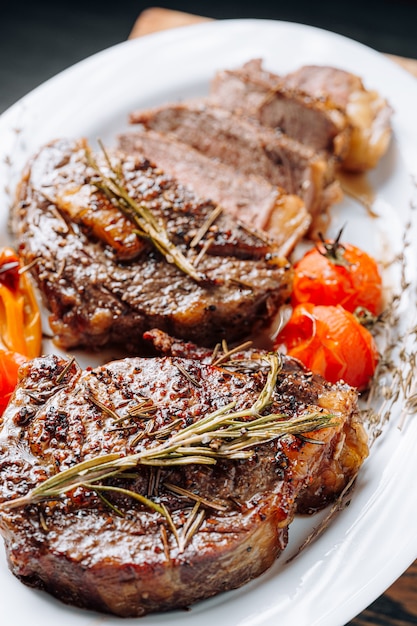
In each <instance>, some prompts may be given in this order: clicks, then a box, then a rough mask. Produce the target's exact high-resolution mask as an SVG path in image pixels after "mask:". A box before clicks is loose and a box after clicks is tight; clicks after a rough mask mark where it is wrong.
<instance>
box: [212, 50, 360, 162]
mask: <svg viewBox="0 0 417 626" xmlns="http://www.w3.org/2000/svg"><path fill="white" fill-rule="evenodd" d="M209 100H210V101H212V102H214V103H215V104H217V105H219V106H222V107H224V108H226V109H228V110H229V111H233V112H236V113H239V114H241V115H242V114H243V115H248V116H250V117H254V118H255V119H257V120H258V121H259V122H260V123H261V124H264V125H266V126H271V127H272V128H278V129H280V130H281V131H282V132H283V133H285V134H286V135H288V136H289V137H293V138H294V139H297V140H298V141H300V142H301V143H303V144H306V145H308V146H310V147H311V148H312V149H313V150H315V151H317V152H322V151H323V152H327V153H329V154H331V155H334V156H335V157H337V158H338V159H343V157H344V156H345V155H346V153H347V150H348V148H349V141H350V132H351V129H350V125H349V123H348V120H347V117H346V115H345V113H343V112H342V111H341V110H340V109H339V108H338V107H337V106H336V104H335V103H333V101H331V100H330V99H329V98H326V97H323V94H322V95H321V97H320V98H319V97H312V95H309V94H306V93H305V92H304V91H303V90H302V89H300V88H296V87H295V86H291V87H290V86H289V85H288V84H287V82H286V79H285V77H281V76H278V75H277V74H273V73H271V72H267V71H265V70H264V69H263V68H262V60H261V59H253V60H251V61H248V62H247V63H245V64H244V65H243V67H240V68H237V69H235V70H222V71H220V72H218V73H217V74H216V75H215V77H214V79H213V81H212V83H211V88H210V96H209Z"/></svg>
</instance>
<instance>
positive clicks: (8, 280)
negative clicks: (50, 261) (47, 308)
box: [0, 248, 42, 359]
mask: <svg viewBox="0 0 417 626" xmlns="http://www.w3.org/2000/svg"><path fill="white" fill-rule="evenodd" d="M0 339H1V344H2V346H0V347H4V348H5V349H6V350H9V351H11V352H18V353H19V354H22V355H24V356H27V357H29V358H30V359H32V358H34V357H36V356H39V354H40V351H41V344H42V325H41V314H40V311H39V306H38V303H37V300H36V296H35V293H34V290H33V287H32V285H31V282H30V279H29V276H28V275H27V273H26V272H21V264H20V259H19V256H18V255H17V253H16V252H15V251H14V250H13V249H12V248H3V249H2V250H1V251H0Z"/></svg>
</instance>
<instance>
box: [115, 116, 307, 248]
mask: <svg viewBox="0 0 417 626" xmlns="http://www.w3.org/2000/svg"><path fill="white" fill-rule="evenodd" d="M119 147H120V149H121V150H122V151H123V152H125V153H127V154H131V153H139V154H142V155H144V156H146V157H147V158H149V159H151V160H152V161H154V162H155V163H157V164H158V165H159V166H160V167H161V168H162V169H163V170H164V172H166V173H167V174H169V175H170V176H173V177H174V178H175V179H176V180H178V181H180V182H181V183H184V184H185V185H186V186H187V187H190V188H191V189H193V190H194V192H195V194H196V195H197V196H198V197H200V198H207V199H210V200H212V201H214V202H216V203H218V204H221V205H222V206H223V207H224V208H225V209H226V211H227V212H228V213H230V214H231V215H233V216H234V217H236V218H237V219H239V220H242V221H243V222H245V223H246V224H248V225H249V226H250V227H251V228H254V229H255V230H259V229H260V230H264V231H267V232H268V233H269V234H270V235H272V236H273V238H274V240H275V242H276V243H277V245H278V251H279V253H280V254H282V255H283V256H288V254H289V253H290V252H291V251H292V249H293V248H294V247H295V245H296V244H297V243H298V241H299V240H300V239H301V238H302V237H303V235H305V233H306V232H307V231H308V228H309V226H310V221H311V217H310V214H309V213H308V212H307V211H306V209H305V207H304V203H303V201H302V200H301V199H300V198H299V197H298V196H295V195H293V194H287V193H285V192H284V191H283V190H282V189H280V188H279V187H276V186H275V187H274V186H273V185H271V184H270V183H268V181H267V180H265V179H264V178H261V177H260V176H254V175H245V176H243V175H241V174H239V172H236V170H235V169H234V168H233V167H230V166H229V165H226V164H224V163H221V162H220V161H218V160H214V159H210V158H209V157H207V156H205V155H204V154H202V153H201V152H198V150H195V149H194V148H192V147H191V146H189V145H187V144H185V143H182V142H180V141H177V140H176V139H175V138H174V137H172V136H171V135H164V134H162V133H158V132H156V131H152V130H146V129H145V128H143V127H139V130H136V131H135V132H129V133H124V134H123V135H121V136H120V137H119Z"/></svg>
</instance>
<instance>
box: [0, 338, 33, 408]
mask: <svg viewBox="0 0 417 626" xmlns="http://www.w3.org/2000/svg"><path fill="white" fill-rule="evenodd" d="M25 361H27V358H26V357H25V356H23V355H21V354H18V353H17V352H10V351H9V350H0V418H1V414H2V413H3V411H4V409H5V408H6V406H7V403H8V402H9V400H10V396H11V395H12V393H13V391H14V389H15V387H16V385H17V378H18V377H17V372H18V370H19V367H20V366H21V365H23V363H24V362H25Z"/></svg>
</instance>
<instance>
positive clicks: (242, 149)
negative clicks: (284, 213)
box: [130, 102, 341, 221]
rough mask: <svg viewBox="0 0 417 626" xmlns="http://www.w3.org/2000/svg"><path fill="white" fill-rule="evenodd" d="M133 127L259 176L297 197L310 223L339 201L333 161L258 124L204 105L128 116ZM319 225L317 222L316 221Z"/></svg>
mask: <svg viewBox="0 0 417 626" xmlns="http://www.w3.org/2000/svg"><path fill="white" fill-rule="evenodd" d="M130 119H131V122H132V123H140V124H143V125H144V126H145V127H146V128H149V129H152V130H155V131H158V132H161V133H170V134H172V135H173V136H174V137H175V138H176V139H178V140H179V141H182V142H184V143H186V144H188V145H190V146H192V147H193V148H195V149H196V150H198V151H200V152H202V153H203V154H204V155H206V156H208V157H210V158H215V159H218V160H219V161H221V162H223V163H226V164H227V165H229V166H231V167H233V168H235V169H236V170H237V171H239V172H240V174H242V175H244V176H246V175H251V176H252V175H256V176H261V177H263V178H265V179H266V180H268V181H269V183H270V184H271V185H275V186H280V187H282V188H283V189H285V190H286V191H287V192H288V193H291V194H296V195H299V196H300V197H301V198H302V199H303V201H304V203H305V206H306V208H307V209H308V211H309V212H310V213H311V214H312V216H313V220H314V219H315V218H318V216H323V215H325V214H326V211H327V209H328V208H329V207H330V206H331V205H332V204H333V203H334V202H336V201H338V200H340V198H341V192H340V188H339V185H338V183H337V182H336V181H335V179H334V171H333V165H332V163H331V162H330V161H329V160H327V159H324V158H323V157H321V156H319V155H317V154H316V152H315V151H314V150H312V149H311V148H309V147H308V146H305V145H303V144H301V143H300V142H298V141H296V140H294V139H291V138H290V137H288V136H286V135H284V134H283V133H281V132H278V131H276V130H273V129H271V128H267V127H265V126H261V125H260V124H258V123H257V122H256V121H252V120H250V119H247V118H244V117H242V116H240V115H234V114H233V113H231V112H230V111H227V110H226V109H223V108H221V107H217V106H214V105H210V104H206V103H191V102H189V103H183V104H168V105H165V106H161V107H158V108H155V109H152V110H148V111H138V112H136V113H133V114H132V115H131V118H130ZM316 221H317V219H316Z"/></svg>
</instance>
